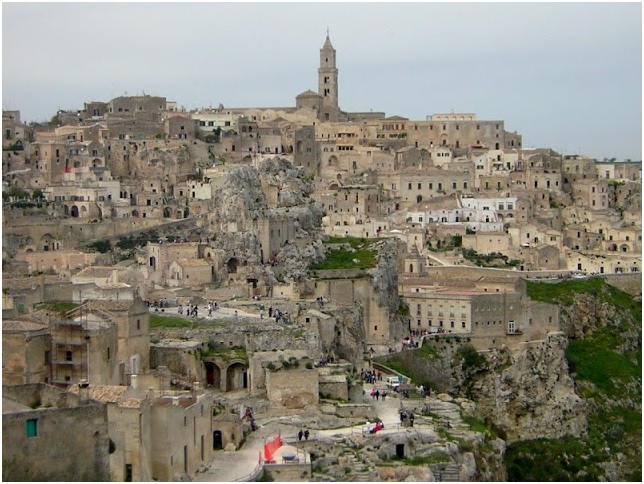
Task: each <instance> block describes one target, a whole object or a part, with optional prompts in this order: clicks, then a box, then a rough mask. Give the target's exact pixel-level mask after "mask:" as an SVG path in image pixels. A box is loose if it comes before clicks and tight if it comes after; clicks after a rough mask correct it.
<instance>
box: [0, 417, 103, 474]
mask: <svg viewBox="0 0 644 484" xmlns="http://www.w3.org/2000/svg"><path fill="white" fill-rule="evenodd" d="M34 421H35V424H34V423H33V422H34ZM28 422H30V423H28ZM28 426H29V427H28ZM27 428H35V434H36V435H35V436H34V437H27V432H26V429H27ZM90 429H91V431H90ZM61 439H62V440H61ZM63 441H64V445H61V442H63ZM108 452H109V444H108V434H107V407H106V406H105V405H104V404H89V405H83V406H80V407H76V408H41V409H36V410H28V411H18V412H10V413H4V414H3V415H2V471H3V472H2V474H3V476H2V477H3V480H10V481H32V480H45V481H90V482H91V481H105V480H108V479H109V461H108V458H109V455H108Z"/></svg>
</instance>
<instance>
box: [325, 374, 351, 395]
mask: <svg viewBox="0 0 644 484" xmlns="http://www.w3.org/2000/svg"><path fill="white" fill-rule="evenodd" d="M319 386H320V396H321V397H322V398H333V399H339V400H343V401H347V400H348V399H349V387H348V386H347V377H346V376H344V375H320V383H319Z"/></svg>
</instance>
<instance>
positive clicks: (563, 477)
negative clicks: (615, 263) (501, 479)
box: [505, 277, 642, 481]
mask: <svg viewBox="0 0 644 484" xmlns="http://www.w3.org/2000/svg"><path fill="white" fill-rule="evenodd" d="M527 285H528V295H529V296H530V297H531V298H532V299H533V300H537V301H544V302H549V303H555V304H560V305H563V306H571V305H572V304H573V302H574V299H575V294H576V293H585V294H588V295H592V296H594V297H596V298H597V299H598V300H600V301H602V302H604V303H606V304H609V305H612V306H614V307H615V308H617V309H621V310H622V311H625V312H627V314H630V316H632V318H631V317H628V316H627V317H625V318H622V320H621V321H618V322H612V324H610V322H607V323H608V324H609V325H607V326H605V327H601V328H598V329H595V330H594V331H593V332H592V334H589V335H586V336H585V337H584V338H578V339H573V340H571V341H570V342H569V344H568V347H567V349H566V358H567V360H568V363H569V366H570V370H571V372H573V373H575V374H576V392H577V393H578V394H579V395H580V396H582V397H583V398H584V399H585V400H586V401H587V402H588V405H589V407H588V408H589V413H588V433H587V435H585V436H584V437H583V438H579V439H575V438H561V439H552V440H547V439H540V440H533V441H525V442H517V443H514V444H512V445H511V446H509V447H508V449H507V451H506V455H505V463H506V470H507V476H508V479H509V480H510V481H513V480H521V481H580V480H584V481H587V480H593V481H596V480H599V478H600V477H602V478H605V477H606V471H605V470H604V469H603V468H602V466H601V465H602V463H605V462H608V461H611V460H614V458H615V455H616V454H618V453H622V454H624V455H625V456H626V459H625V461H624V462H623V464H622V465H620V473H621V474H622V478H623V479H625V480H634V481H641V473H642V471H641V459H642V454H641V452H642V413H641V410H640V409H639V407H640V405H641V401H642V396H641V374H642V364H641V345H639V347H638V348H637V349H634V350H631V351H629V352H627V353H624V354H622V353H620V350H619V348H621V347H623V341H624V335H625V334H627V335H630V336H627V337H632V334H633V332H634V331H633V330H634V329H635V328H634V326H636V327H637V328H638V330H639V331H641V329H640V327H639V325H640V324H641V303H638V302H636V301H635V300H634V299H633V298H632V297H631V296H630V295H629V294H627V293H625V292H623V291H621V290H619V289H617V288H615V287H613V286H611V285H609V284H607V283H606V282H605V280H604V279H602V278H600V277H592V278H588V279H578V280H568V281H563V282H559V283H555V284H550V283H544V282H528V283H527Z"/></svg>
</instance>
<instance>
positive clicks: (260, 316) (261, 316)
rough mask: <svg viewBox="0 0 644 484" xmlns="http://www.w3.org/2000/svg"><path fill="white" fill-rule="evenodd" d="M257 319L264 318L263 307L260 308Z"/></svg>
mask: <svg viewBox="0 0 644 484" xmlns="http://www.w3.org/2000/svg"><path fill="white" fill-rule="evenodd" d="M259 319H260V320H263V319H264V308H261V309H260V310H259Z"/></svg>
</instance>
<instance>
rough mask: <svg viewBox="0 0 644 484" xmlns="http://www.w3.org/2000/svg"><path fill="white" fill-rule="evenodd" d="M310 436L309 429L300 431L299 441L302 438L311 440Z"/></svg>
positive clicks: (298, 434)
mask: <svg viewBox="0 0 644 484" xmlns="http://www.w3.org/2000/svg"><path fill="white" fill-rule="evenodd" d="M309 435H310V434H309V429H306V430H304V431H302V429H300V431H299V432H298V433H297V440H302V437H304V439H305V440H309Z"/></svg>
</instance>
